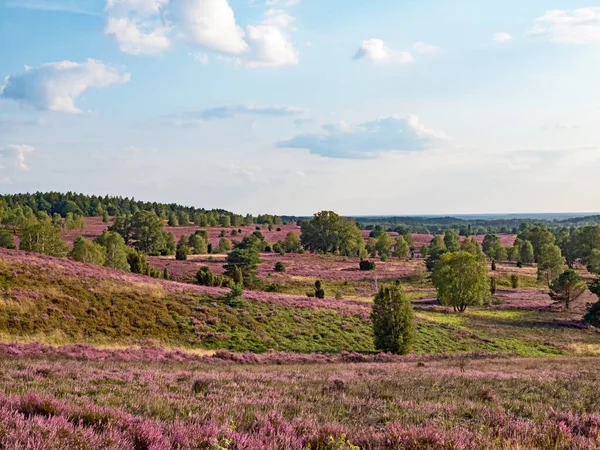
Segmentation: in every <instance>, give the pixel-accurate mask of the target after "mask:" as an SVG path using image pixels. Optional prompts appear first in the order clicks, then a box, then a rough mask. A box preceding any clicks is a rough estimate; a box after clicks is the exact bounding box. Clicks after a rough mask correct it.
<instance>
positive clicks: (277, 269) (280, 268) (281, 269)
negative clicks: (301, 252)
mask: <svg viewBox="0 0 600 450" xmlns="http://www.w3.org/2000/svg"><path fill="white" fill-rule="evenodd" d="M273 271H275V272H285V265H284V264H283V263H282V262H276V263H275V267H274V268H273Z"/></svg>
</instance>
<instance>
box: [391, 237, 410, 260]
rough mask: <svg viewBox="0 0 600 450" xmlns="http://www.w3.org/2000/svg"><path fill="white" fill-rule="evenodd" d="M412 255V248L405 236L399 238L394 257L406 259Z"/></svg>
mask: <svg viewBox="0 0 600 450" xmlns="http://www.w3.org/2000/svg"><path fill="white" fill-rule="evenodd" d="M409 253H410V247H409V245H408V242H406V240H405V239H404V236H398V237H397V238H396V246H395V248H394V253H393V256H394V257H395V258H400V259H406V258H408V254H409Z"/></svg>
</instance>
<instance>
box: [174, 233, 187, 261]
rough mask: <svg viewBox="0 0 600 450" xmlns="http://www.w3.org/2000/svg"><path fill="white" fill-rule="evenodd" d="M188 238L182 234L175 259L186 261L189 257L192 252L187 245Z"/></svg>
mask: <svg viewBox="0 0 600 450" xmlns="http://www.w3.org/2000/svg"><path fill="white" fill-rule="evenodd" d="M187 242H188V240H187V239H186V238H185V237H184V236H181V239H179V242H178V243H177V250H176V251H175V259H176V260H177V261H185V260H187V258H188V255H189V254H190V248H189V247H188V245H187Z"/></svg>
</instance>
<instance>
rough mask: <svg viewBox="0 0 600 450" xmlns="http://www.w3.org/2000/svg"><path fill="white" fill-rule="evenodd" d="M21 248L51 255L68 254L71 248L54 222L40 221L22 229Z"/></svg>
mask: <svg viewBox="0 0 600 450" xmlns="http://www.w3.org/2000/svg"><path fill="white" fill-rule="evenodd" d="M20 238H21V243H20V245H19V248H20V249H21V250H25V251H27V252H36V253H42V254H45V255H50V256H58V257H62V256H67V253H68V251H69V248H68V247H67V244H65V242H64V241H63V240H62V237H61V233H60V228H58V227H56V226H55V225H52V222H38V223H34V224H32V225H27V226H25V227H23V228H22V229H21V236H20Z"/></svg>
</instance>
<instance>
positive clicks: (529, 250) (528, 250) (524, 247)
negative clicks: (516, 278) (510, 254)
mask: <svg viewBox="0 0 600 450" xmlns="http://www.w3.org/2000/svg"><path fill="white" fill-rule="evenodd" d="M519 261H520V262H522V263H523V264H532V263H533V262H534V261H535V254H534V251H533V244H532V243H531V242H529V241H524V242H523V243H522V244H521V247H520V248H519Z"/></svg>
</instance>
